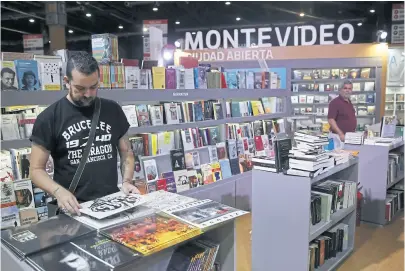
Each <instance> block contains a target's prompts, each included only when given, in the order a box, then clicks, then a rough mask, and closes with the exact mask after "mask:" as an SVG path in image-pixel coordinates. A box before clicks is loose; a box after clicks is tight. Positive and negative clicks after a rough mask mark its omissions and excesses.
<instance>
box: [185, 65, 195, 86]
mask: <svg viewBox="0 0 405 271" xmlns="http://www.w3.org/2000/svg"><path fill="white" fill-rule="evenodd" d="M184 79H185V89H195V88H198V87H197V85H195V81H194V69H192V68H190V69H185V70H184Z"/></svg>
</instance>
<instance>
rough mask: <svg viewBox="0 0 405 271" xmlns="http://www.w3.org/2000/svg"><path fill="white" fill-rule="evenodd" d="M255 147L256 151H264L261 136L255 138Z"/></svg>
mask: <svg viewBox="0 0 405 271" xmlns="http://www.w3.org/2000/svg"><path fill="white" fill-rule="evenodd" d="M255 145H256V151H263V150H264V146H263V141H262V137H261V136H255Z"/></svg>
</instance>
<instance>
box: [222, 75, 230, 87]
mask: <svg viewBox="0 0 405 271" xmlns="http://www.w3.org/2000/svg"><path fill="white" fill-rule="evenodd" d="M221 88H228V85H227V84H226V79H225V74H224V73H223V72H221Z"/></svg>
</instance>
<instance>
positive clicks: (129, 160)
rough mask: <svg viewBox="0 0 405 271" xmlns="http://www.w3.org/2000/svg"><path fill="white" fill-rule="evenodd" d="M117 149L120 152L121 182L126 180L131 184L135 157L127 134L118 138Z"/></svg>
mask: <svg viewBox="0 0 405 271" xmlns="http://www.w3.org/2000/svg"><path fill="white" fill-rule="evenodd" d="M118 151H119V153H120V166H121V174H122V182H123V183H125V182H128V183H131V184H132V179H133V177H134V170H135V159H134V153H133V152H132V148H131V143H130V142H129V138H128V135H127V134H125V135H124V136H123V137H121V138H120V139H119V142H118Z"/></svg>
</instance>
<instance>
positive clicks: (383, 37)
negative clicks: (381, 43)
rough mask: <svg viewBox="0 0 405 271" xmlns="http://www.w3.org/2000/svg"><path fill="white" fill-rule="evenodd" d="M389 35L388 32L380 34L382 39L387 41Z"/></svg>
mask: <svg viewBox="0 0 405 271" xmlns="http://www.w3.org/2000/svg"><path fill="white" fill-rule="evenodd" d="M387 35H388V33H387V31H382V32H381V34H380V38H382V39H386V38H387Z"/></svg>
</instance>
